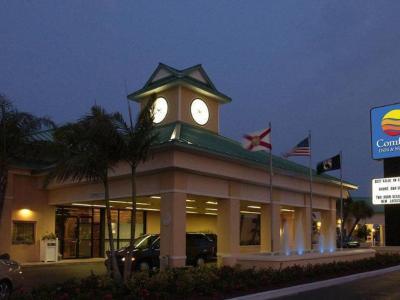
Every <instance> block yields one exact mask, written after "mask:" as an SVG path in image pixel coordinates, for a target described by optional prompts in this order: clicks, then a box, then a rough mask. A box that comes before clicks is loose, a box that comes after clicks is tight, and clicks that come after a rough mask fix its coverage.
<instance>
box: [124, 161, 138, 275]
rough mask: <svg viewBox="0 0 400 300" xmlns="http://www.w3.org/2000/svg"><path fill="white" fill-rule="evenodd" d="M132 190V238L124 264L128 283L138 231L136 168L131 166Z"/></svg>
mask: <svg viewBox="0 0 400 300" xmlns="http://www.w3.org/2000/svg"><path fill="white" fill-rule="evenodd" d="M131 192H132V195H131V197H132V214H131V240H130V243H129V248H128V249H129V250H131V251H127V254H126V257H125V264H124V282H125V283H127V282H128V281H129V279H130V278H131V274H132V250H133V247H134V246H133V245H134V242H135V232H136V168H135V167H133V166H132V167H131Z"/></svg>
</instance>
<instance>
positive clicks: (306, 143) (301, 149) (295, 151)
mask: <svg viewBox="0 0 400 300" xmlns="http://www.w3.org/2000/svg"><path fill="white" fill-rule="evenodd" d="M310 155H311V149H310V140H309V137H306V138H305V139H304V140H302V141H301V142H300V143H298V144H297V145H296V146H295V147H293V148H292V149H291V150H290V151H288V152H286V153H284V154H283V156H284V157H289V156H310Z"/></svg>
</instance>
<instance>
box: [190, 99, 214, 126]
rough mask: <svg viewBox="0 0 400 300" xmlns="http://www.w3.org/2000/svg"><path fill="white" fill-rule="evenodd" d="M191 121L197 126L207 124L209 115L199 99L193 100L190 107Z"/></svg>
mask: <svg viewBox="0 0 400 300" xmlns="http://www.w3.org/2000/svg"><path fill="white" fill-rule="evenodd" d="M190 111H191V113H192V117H193V119H194V120H195V121H196V123H197V124H199V125H204V124H206V123H207V122H208V118H209V117H210V113H209V112H208V107H207V105H206V104H205V103H204V101H203V100H201V99H195V100H193V102H192V105H191V107H190Z"/></svg>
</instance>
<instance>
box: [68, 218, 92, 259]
mask: <svg viewBox="0 0 400 300" xmlns="http://www.w3.org/2000/svg"><path fill="white" fill-rule="evenodd" d="M63 248H64V249H63V258H86V257H92V217H78V216H76V217H75V216H74V217H69V216H68V217H66V218H65V221H64V247H63Z"/></svg>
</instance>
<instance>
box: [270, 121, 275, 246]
mask: <svg viewBox="0 0 400 300" xmlns="http://www.w3.org/2000/svg"><path fill="white" fill-rule="evenodd" d="M269 130H270V136H269V138H270V145H271V149H270V152H269V201H270V223H271V224H270V226H271V228H270V230H271V252H274V222H273V215H274V213H273V207H272V126H271V122H269Z"/></svg>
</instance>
